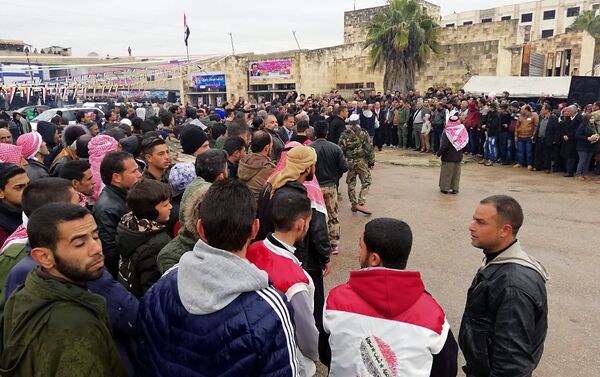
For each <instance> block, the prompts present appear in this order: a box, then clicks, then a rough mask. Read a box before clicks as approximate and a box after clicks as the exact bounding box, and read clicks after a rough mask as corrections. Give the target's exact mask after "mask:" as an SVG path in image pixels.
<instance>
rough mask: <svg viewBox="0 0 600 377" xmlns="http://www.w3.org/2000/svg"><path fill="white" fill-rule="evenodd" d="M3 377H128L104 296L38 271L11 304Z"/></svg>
mask: <svg viewBox="0 0 600 377" xmlns="http://www.w3.org/2000/svg"><path fill="white" fill-rule="evenodd" d="M2 319H3V321H2V345H1V346H2V356H1V359H0V375H2V376H5V377H7V376H11V377H12V376H15V377H17V376H22V377H48V376H54V377H62V376H64V377H121V376H123V377H125V376H126V375H127V374H126V372H125V369H124V368H123V365H122V364H121V359H120V358H119V355H118V353H117V349H116V347H115V344H114V343H113V339H112V335H111V331H110V325H109V323H108V317H107V314H106V302H105V300H104V298H102V297H101V296H98V295H96V294H93V293H90V292H89V291H87V290H86V289H84V288H82V287H80V286H77V285H74V284H70V283H67V282H62V281H59V280H56V279H54V278H51V277H49V276H46V274H44V273H43V272H42V271H41V270H40V269H39V267H38V268H36V269H34V270H33V271H31V272H30V273H29V275H28V276H27V280H26V281H25V285H24V287H22V288H20V289H19V290H18V291H17V292H15V293H14V294H13V295H12V296H11V297H10V298H9V299H8V301H7V303H6V308H5V311H4V317H3V318H2Z"/></svg>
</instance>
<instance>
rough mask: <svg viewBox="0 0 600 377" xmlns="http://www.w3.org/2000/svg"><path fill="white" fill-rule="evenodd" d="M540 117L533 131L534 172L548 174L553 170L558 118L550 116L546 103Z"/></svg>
mask: <svg viewBox="0 0 600 377" xmlns="http://www.w3.org/2000/svg"><path fill="white" fill-rule="evenodd" d="M540 115H541V117H540V124H539V126H538V127H537V128H536V130H535V163H534V166H535V169H536V170H538V171H542V170H544V171H545V172H546V173H548V174H550V173H552V171H553V168H554V166H553V165H554V164H553V163H554V161H555V160H556V154H557V153H558V151H557V147H558V145H559V144H558V143H559V140H560V130H559V127H558V118H557V117H556V115H554V114H552V107H551V106H550V104H548V103H544V105H543V106H542V111H541V113H540Z"/></svg>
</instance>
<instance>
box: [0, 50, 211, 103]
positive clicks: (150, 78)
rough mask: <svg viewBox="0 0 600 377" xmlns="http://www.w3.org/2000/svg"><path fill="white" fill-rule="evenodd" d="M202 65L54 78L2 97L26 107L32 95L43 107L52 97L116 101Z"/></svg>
mask: <svg viewBox="0 0 600 377" xmlns="http://www.w3.org/2000/svg"><path fill="white" fill-rule="evenodd" d="M199 62H200V61H197V60H196V61H192V62H185V63H182V64H173V63H171V64H166V65H165V64H164V63H161V64H160V65H159V66H154V67H152V68H150V67H144V68H137V67H136V68H129V69H119V70H114V71H107V72H97V73H89V74H83V75H74V76H62V77H54V78H52V79H50V80H45V81H35V80H34V81H31V80H24V81H19V82H16V83H14V84H11V85H3V86H1V87H0V93H1V94H3V95H4V96H5V98H6V99H7V100H8V102H9V103H12V101H13V99H14V97H15V95H19V96H20V97H21V98H23V99H24V100H25V101H26V102H27V103H29V102H30V100H31V97H32V95H34V94H39V95H41V97H42V101H43V103H46V101H47V99H48V98H49V97H53V98H54V99H55V100H58V99H66V98H68V96H69V95H72V97H73V98H76V97H82V98H85V97H86V96H88V95H90V96H92V97H107V98H108V97H116V96H117V95H118V92H119V90H121V91H126V92H128V93H131V92H136V91H137V92H141V91H143V90H145V89H147V88H148V86H149V85H153V86H156V84H160V83H164V82H168V81H172V80H181V79H183V75H182V70H181V68H183V67H195V66H196V65H197V64H198V63H199ZM157 67H158V68H157ZM140 71H141V72H140Z"/></svg>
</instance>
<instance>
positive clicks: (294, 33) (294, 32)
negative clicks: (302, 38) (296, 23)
mask: <svg viewBox="0 0 600 377" xmlns="http://www.w3.org/2000/svg"><path fill="white" fill-rule="evenodd" d="M292 34H293V35H294V39H295V40H296V46H298V50H302V49H301V48H300V43H298V38H296V30H292Z"/></svg>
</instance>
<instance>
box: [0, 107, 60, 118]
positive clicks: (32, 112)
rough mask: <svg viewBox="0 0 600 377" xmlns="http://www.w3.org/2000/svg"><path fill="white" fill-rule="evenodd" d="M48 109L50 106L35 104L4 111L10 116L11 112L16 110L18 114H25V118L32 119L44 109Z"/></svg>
mask: <svg viewBox="0 0 600 377" xmlns="http://www.w3.org/2000/svg"><path fill="white" fill-rule="evenodd" d="M48 109H50V106H44V105H35V106H25V107H21V108H20V109H18V110H15V111H7V112H6V113H7V114H8V115H10V116H11V117H12V114H13V113H14V112H17V113H19V114H23V115H25V117H26V118H27V120H32V119H33V118H35V117H37V116H38V115H40V114H41V113H43V112H44V111H46V110H48Z"/></svg>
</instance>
